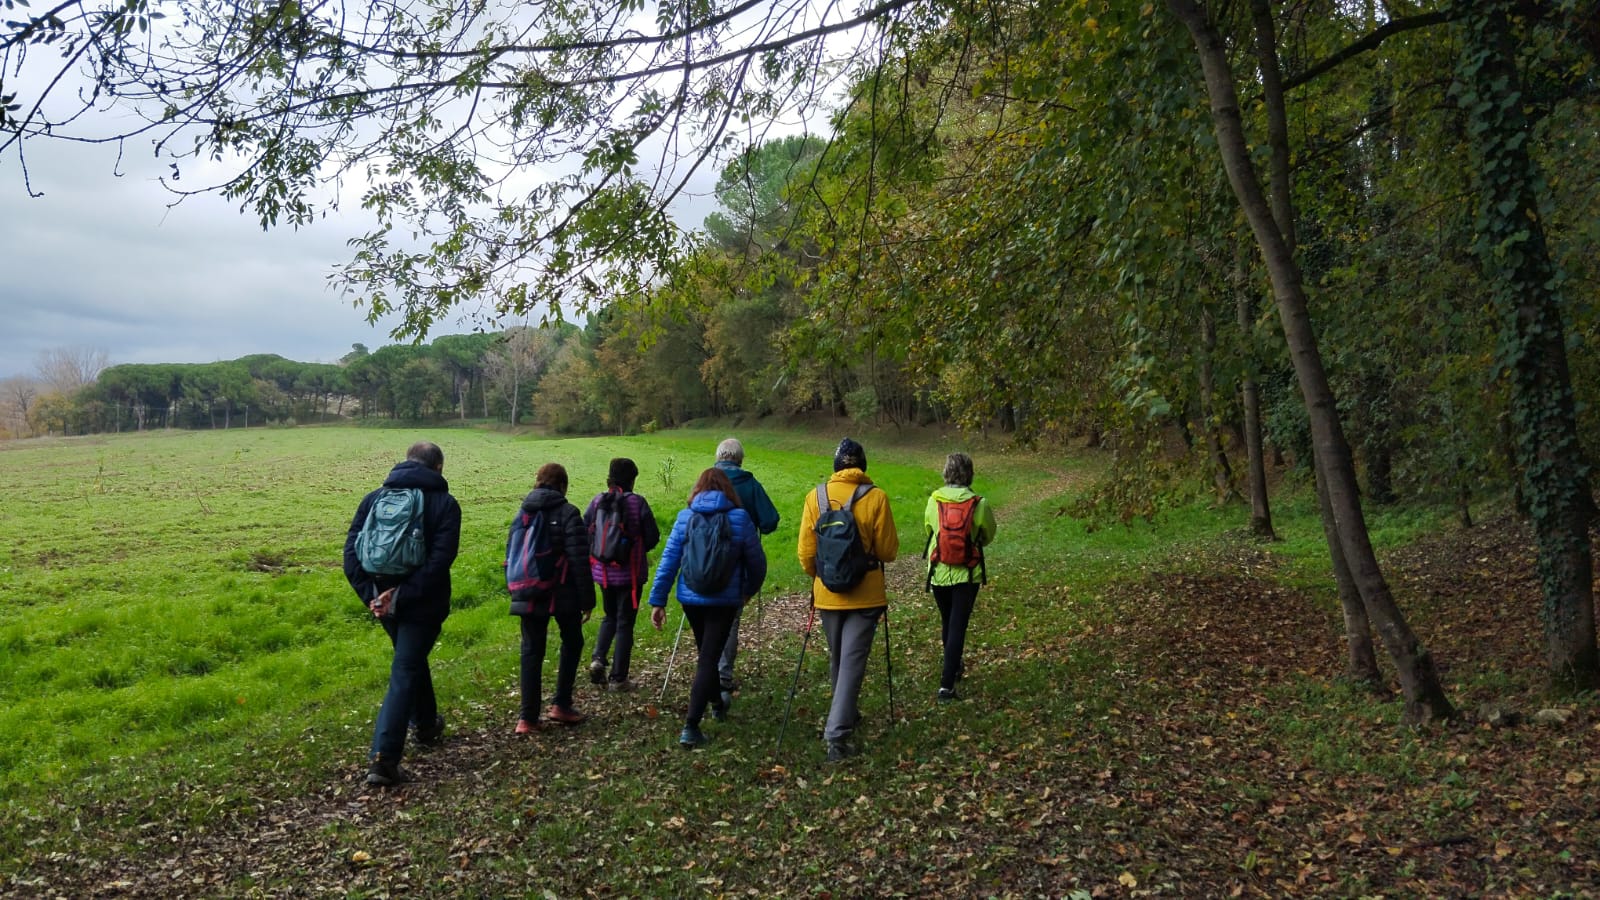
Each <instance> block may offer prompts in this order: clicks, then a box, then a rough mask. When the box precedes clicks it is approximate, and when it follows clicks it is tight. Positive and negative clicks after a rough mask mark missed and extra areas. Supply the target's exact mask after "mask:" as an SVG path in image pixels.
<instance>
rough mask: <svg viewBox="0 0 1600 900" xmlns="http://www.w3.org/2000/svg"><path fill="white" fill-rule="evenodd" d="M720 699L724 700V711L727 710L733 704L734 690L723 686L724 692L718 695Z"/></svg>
mask: <svg viewBox="0 0 1600 900" xmlns="http://www.w3.org/2000/svg"><path fill="white" fill-rule="evenodd" d="M718 699H719V700H721V701H722V711H723V712H727V711H728V707H730V706H732V705H733V691H730V690H728V689H727V688H723V689H722V694H721V696H719V697H718Z"/></svg>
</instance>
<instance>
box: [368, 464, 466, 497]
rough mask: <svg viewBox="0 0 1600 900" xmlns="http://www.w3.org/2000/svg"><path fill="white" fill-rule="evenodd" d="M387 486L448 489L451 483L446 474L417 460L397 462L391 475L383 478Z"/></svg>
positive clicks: (428, 489) (426, 489)
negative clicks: (445, 476)
mask: <svg viewBox="0 0 1600 900" xmlns="http://www.w3.org/2000/svg"><path fill="white" fill-rule="evenodd" d="M383 486H384V487H386V488H421V489H422V490H424V491H448V490H449V489H450V485H449V483H448V482H446V481H445V480H444V476H443V475H440V474H439V473H438V472H435V471H434V470H432V469H430V468H428V467H427V466H425V465H423V464H422V463H419V462H416V461H415V460H410V459H407V460H403V461H401V462H398V463H395V467H394V468H392V469H390V470H389V477H387V478H385V479H383Z"/></svg>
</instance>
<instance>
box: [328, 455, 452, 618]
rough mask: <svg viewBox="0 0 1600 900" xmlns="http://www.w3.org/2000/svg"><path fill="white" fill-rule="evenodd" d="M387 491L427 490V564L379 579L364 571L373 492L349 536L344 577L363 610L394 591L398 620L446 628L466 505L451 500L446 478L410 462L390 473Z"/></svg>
mask: <svg viewBox="0 0 1600 900" xmlns="http://www.w3.org/2000/svg"><path fill="white" fill-rule="evenodd" d="M383 486H384V487H386V488H420V489H421V490H422V536H423V539H424V540H425V541H426V542H427V545H428V559H427V561H426V562H424V563H423V564H422V566H421V568H418V569H417V570H415V571H413V572H412V573H411V574H409V575H374V574H372V573H371V572H368V571H367V570H365V569H363V568H361V561H360V560H359V559H357V558H356V535H358V534H360V533H361V526H362V524H363V523H365V522H366V521H367V511H368V510H369V509H371V508H372V501H373V498H375V497H377V496H378V492H377V491H373V492H372V493H370V494H368V495H367V496H365V497H363V498H362V499H361V505H360V506H359V507H357V508H356V516H355V518H354V519H352V520H350V531H349V533H347V534H346V535H345V538H344V577H345V580H347V581H349V582H350V586H351V587H352V588H354V589H355V592H356V596H358V597H360V598H361V602H362V603H363V604H365V603H367V602H369V601H371V600H372V598H374V597H376V596H378V595H379V594H380V593H382V592H383V591H385V590H388V589H389V588H391V587H398V588H399V590H397V591H396V592H395V602H394V612H393V616H394V618H395V619H397V620H400V621H406V622H433V623H435V624H437V623H439V622H443V621H444V620H445V617H446V616H448V615H450V566H451V564H453V563H454V562H455V561H456V551H457V549H459V547H460V544H461V504H459V503H457V502H456V498H454V497H452V496H450V485H449V483H448V482H446V481H445V480H444V476H443V475H440V474H439V473H438V472H435V471H434V470H432V469H430V468H428V467H427V466H425V465H423V464H422V463H419V462H413V461H412V460H409V459H408V460H405V461H404V462H400V463H397V464H396V465H395V467H394V468H393V469H390V470H389V477H387V478H385V479H384V480H383Z"/></svg>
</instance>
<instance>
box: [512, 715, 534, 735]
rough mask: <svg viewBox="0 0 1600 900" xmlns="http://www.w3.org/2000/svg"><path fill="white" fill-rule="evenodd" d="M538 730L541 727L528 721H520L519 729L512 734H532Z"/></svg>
mask: <svg viewBox="0 0 1600 900" xmlns="http://www.w3.org/2000/svg"><path fill="white" fill-rule="evenodd" d="M538 730H539V726H537V725H535V724H534V723H532V722H529V721H528V720H527V719H518V720H517V727H516V729H515V730H514V731H512V734H532V733H533V732H535V731H538Z"/></svg>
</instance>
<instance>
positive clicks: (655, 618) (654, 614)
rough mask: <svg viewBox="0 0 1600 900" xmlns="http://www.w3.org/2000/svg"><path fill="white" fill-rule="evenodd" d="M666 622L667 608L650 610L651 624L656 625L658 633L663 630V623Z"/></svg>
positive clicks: (660, 607) (659, 607)
mask: <svg viewBox="0 0 1600 900" xmlns="http://www.w3.org/2000/svg"><path fill="white" fill-rule="evenodd" d="M665 621H667V608H666V607H665V606H653V607H651V608H650V624H651V625H654V626H655V627H656V630H657V631H660V630H661V623H663V622H665Z"/></svg>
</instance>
